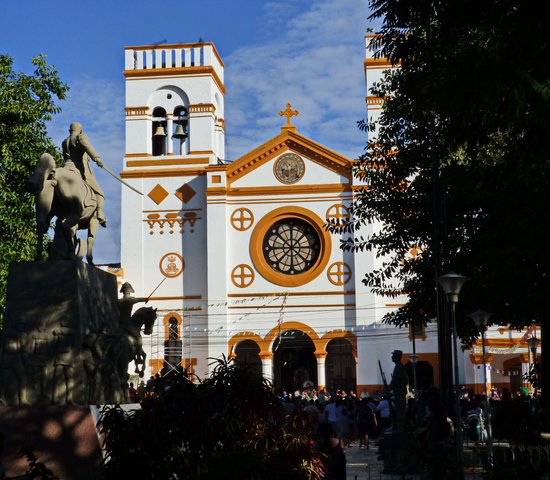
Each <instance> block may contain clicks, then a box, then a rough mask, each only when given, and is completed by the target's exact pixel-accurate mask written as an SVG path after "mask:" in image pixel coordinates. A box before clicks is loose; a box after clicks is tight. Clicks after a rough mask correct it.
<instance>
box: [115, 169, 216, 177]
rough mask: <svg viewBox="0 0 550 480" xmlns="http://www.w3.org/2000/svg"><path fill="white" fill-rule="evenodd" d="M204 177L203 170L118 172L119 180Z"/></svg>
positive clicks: (204, 171) (204, 172)
mask: <svg viewBox="0 0 550 480" xmlns="http://www.w3.org/2000/svg"><path fill="white" fill-rule="evenodd" d="M198 175H206V170H204V169H198V168H193V169H177V170H174V169H166V170H125V171H123V172H120V177H121V178H159V177H195V176H198Z"/></svg>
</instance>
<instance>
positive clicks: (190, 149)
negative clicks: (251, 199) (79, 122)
mask: <svg viewBox="0 0 550 480" xmlns="http://www.w3.org/2000/svg"><path fill="white" fill-rule="evenodd" d="M223 71H224V67H223V62H222V60H221V58H220V56H219V54H218V52H217V51H216V48H215V47H214V45H213V44H212V43H198V44H180V45H162V46H143V47H127V48H126V49H125V70H124V76H125V77H126V157H127V158H129V157H132V158H138V157H139V158H142V157H156V159H158V160H162V159H165V158H166V157H177V158H182V157H185V158H188V159H192V158H197V157H200V158H204V157H205V156H206V157H208V159H209V163H211V164H215V163H217V159H218V158H225V151H224V150H225V142H224V121H223V118H224V105H223V100H224V94H225V87H224V84H223Z"/></svg>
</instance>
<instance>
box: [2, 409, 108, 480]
mask: <svg viewBox="0 0 550 480" xmlns="http://www.w3.org/2000/svg"><path fill="white" fill-rule="evenodd" d="M0 431H1V432H2V434H3V445H2V446H3V450H2V453H1V455H0V467H1V468H4V469H5V472H6V476H8V477H15V476H18V475H23V474H24V473H25V470H26V469H27V467H28V462H27V461H26V459H25V458H22V457H21V456H20V455H19V453H20V451H21V450H22V449H30V450H32V452H33V453H34V455H35V456H36V457H37V458H38V461H39V462H44V463H45V465H46V467H47V468H49V469H51V470H52V471H53V473H54V474H55V475H56V477H58V478H61V479H63V480H87V479H89V480H91V479H98V478H102V477H103V475H102V464H103V459H102V453H101V446H100V441H99V438H98V434H97V431H96V427H95V422H94V418H93V416H92V414H91V412H90V408H89V407H74V406H73V407H71V406H48V407H0Z"/></svg>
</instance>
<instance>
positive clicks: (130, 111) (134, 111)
mask: <svg viewBox="0 0 550 480" xmlns="http://www.w3.org/2000/svg"><path fill="white" fill-rule="evenodd" d="M124 111H125V112H126V116H127V117H128V116H141V115H149V107H148V106H147V105H144V106H143V107H126V108H125V109H124Z"/></svg>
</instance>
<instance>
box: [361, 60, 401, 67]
mask: <svg viewBox="0 0 550 480" xmlns="http://www.w3.org/2000/svg"><path fill="white" fill-rule="evenodd" d="M363 64H364V65H365V68H367V69H369V70H370V69H374V68H398V67H399V64H397V65H393V64H392V63H391V62H390V61H389V60H388V59H387V58H365V60H364V61H363Z"/></svg>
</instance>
